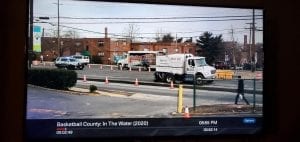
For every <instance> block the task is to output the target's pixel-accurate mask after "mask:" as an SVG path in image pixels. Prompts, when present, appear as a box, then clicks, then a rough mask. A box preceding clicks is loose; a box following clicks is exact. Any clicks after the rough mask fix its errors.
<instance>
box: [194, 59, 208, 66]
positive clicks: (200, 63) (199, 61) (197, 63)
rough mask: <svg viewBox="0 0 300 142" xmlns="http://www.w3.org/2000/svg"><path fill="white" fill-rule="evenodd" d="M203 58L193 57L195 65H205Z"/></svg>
mask: <svg viewBox="0 0 300 142" xmlns="http://www.w3.org/2000/svg"><path fill="white" fill-rule="evenodd" d="M206 65H207V64H206V62H205V58H201V59H195V66H198V67H199V66H206Z"/></svg>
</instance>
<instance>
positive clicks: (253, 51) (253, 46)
mask: <svg viewBox="0 0 300 142" xmlns="http://www.w3.org/2000/svg"><path fill="white" fill-rule="evenodd" d="M252 15H253V16H252V58H251V60H252V62H253V63H252V67H253V68H252V72H254V71H255V70H256V63H255V53H256V49H255V10H254V9H253V11H252Z"/></svg>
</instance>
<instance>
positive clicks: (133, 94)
mask: <svg viewBox="0 0 300 142" xmlns="http://www.w3.org/2000/svg"><path fill="white" fill-rule="evenodd" d="M90 84H93V85H96V86H97V87H98V89H99V90H102V91H104V92H109V93H102V94H100V95H99V96H91V95H78V93H73V94H71V93H69V92H62V91H57V90H51V89H42V88H39V87H30V86H29V87H28V98H27V110H28V112H27V118H28V119H37V118H38V119H64V118H122V117H125V118H128V117H135V118H136V117H149V118H151V117H173V116H172V115H170V114H171V113H172V112H175V111H176V110H177V89H170V88H168V87H155V86H143V85H139V86H134V85H133V84H132V85H130V84H115V83H109V84H104V83H103V82H81V81H78V82H77V87H81V88H87V87H88V86H89V85H90ZM192 92H193V91H192V90H191V89H184V99H183V105H184V106H189V107H191V106H193V97H192V96H193V93H192ZM235 95H236V94H235V93H230V92H219V91H205V90H197V95H196V105H208V104H210V105H212V104H233V102H234V97H235ZM245 96H246V97H247V99H248V101H249V102H252V95H251V94H246V95H245ZM256 100H257V102H256V103H257V104H259V105H261V103H262V96H257V98H256Z"/></svg>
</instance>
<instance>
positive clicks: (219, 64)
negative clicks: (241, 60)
mask: <svg viewBox="0 0 300 142" xmlns="http://www.w3.org/2000/svg"><path fill="white" fill-rule="evenodd" d="M215 68H216V69H229V68H230V66H229V65H228V64H226V63H225V62H223V61H217V62H215Z"/></svg>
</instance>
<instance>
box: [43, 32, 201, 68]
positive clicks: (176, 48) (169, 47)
mask: <svg viewBox="0 0 300 142" xmlns="http://www.w3.org/2000/svg"><path fill="white" fill-rule="evenodd" d="M41 48H42V51H41V53H40V54H42V55H43V56H44V60H45V61H53V60H55V59H56V57H58V56H70V55H75V54H80V53H82V52H83V51H89V53H90V54H91V58H92V62H94V60H95V59H96V58H97V59H99V60H100V61H101V63H103V64H113V59H114V56H120V55H124V54H126V53H127V52H128V51H163V52H166V53H167V54H173V53H191V54H195V50H196V45H195V44H194V43H175V42H172V43H157V42H136V43H131V42H130V40H127V39H117V40H111V38H109V37H108V36H107V29H106V28H105V36H104V37H103V38H77V39H73V38H60V48H61V50H62V53H63V54H62V55H59V53H60V52H59V51H60V49H58V44H57V38H55V37H42V38H41ZM38 57H39V56H38Z"/></svg>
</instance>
